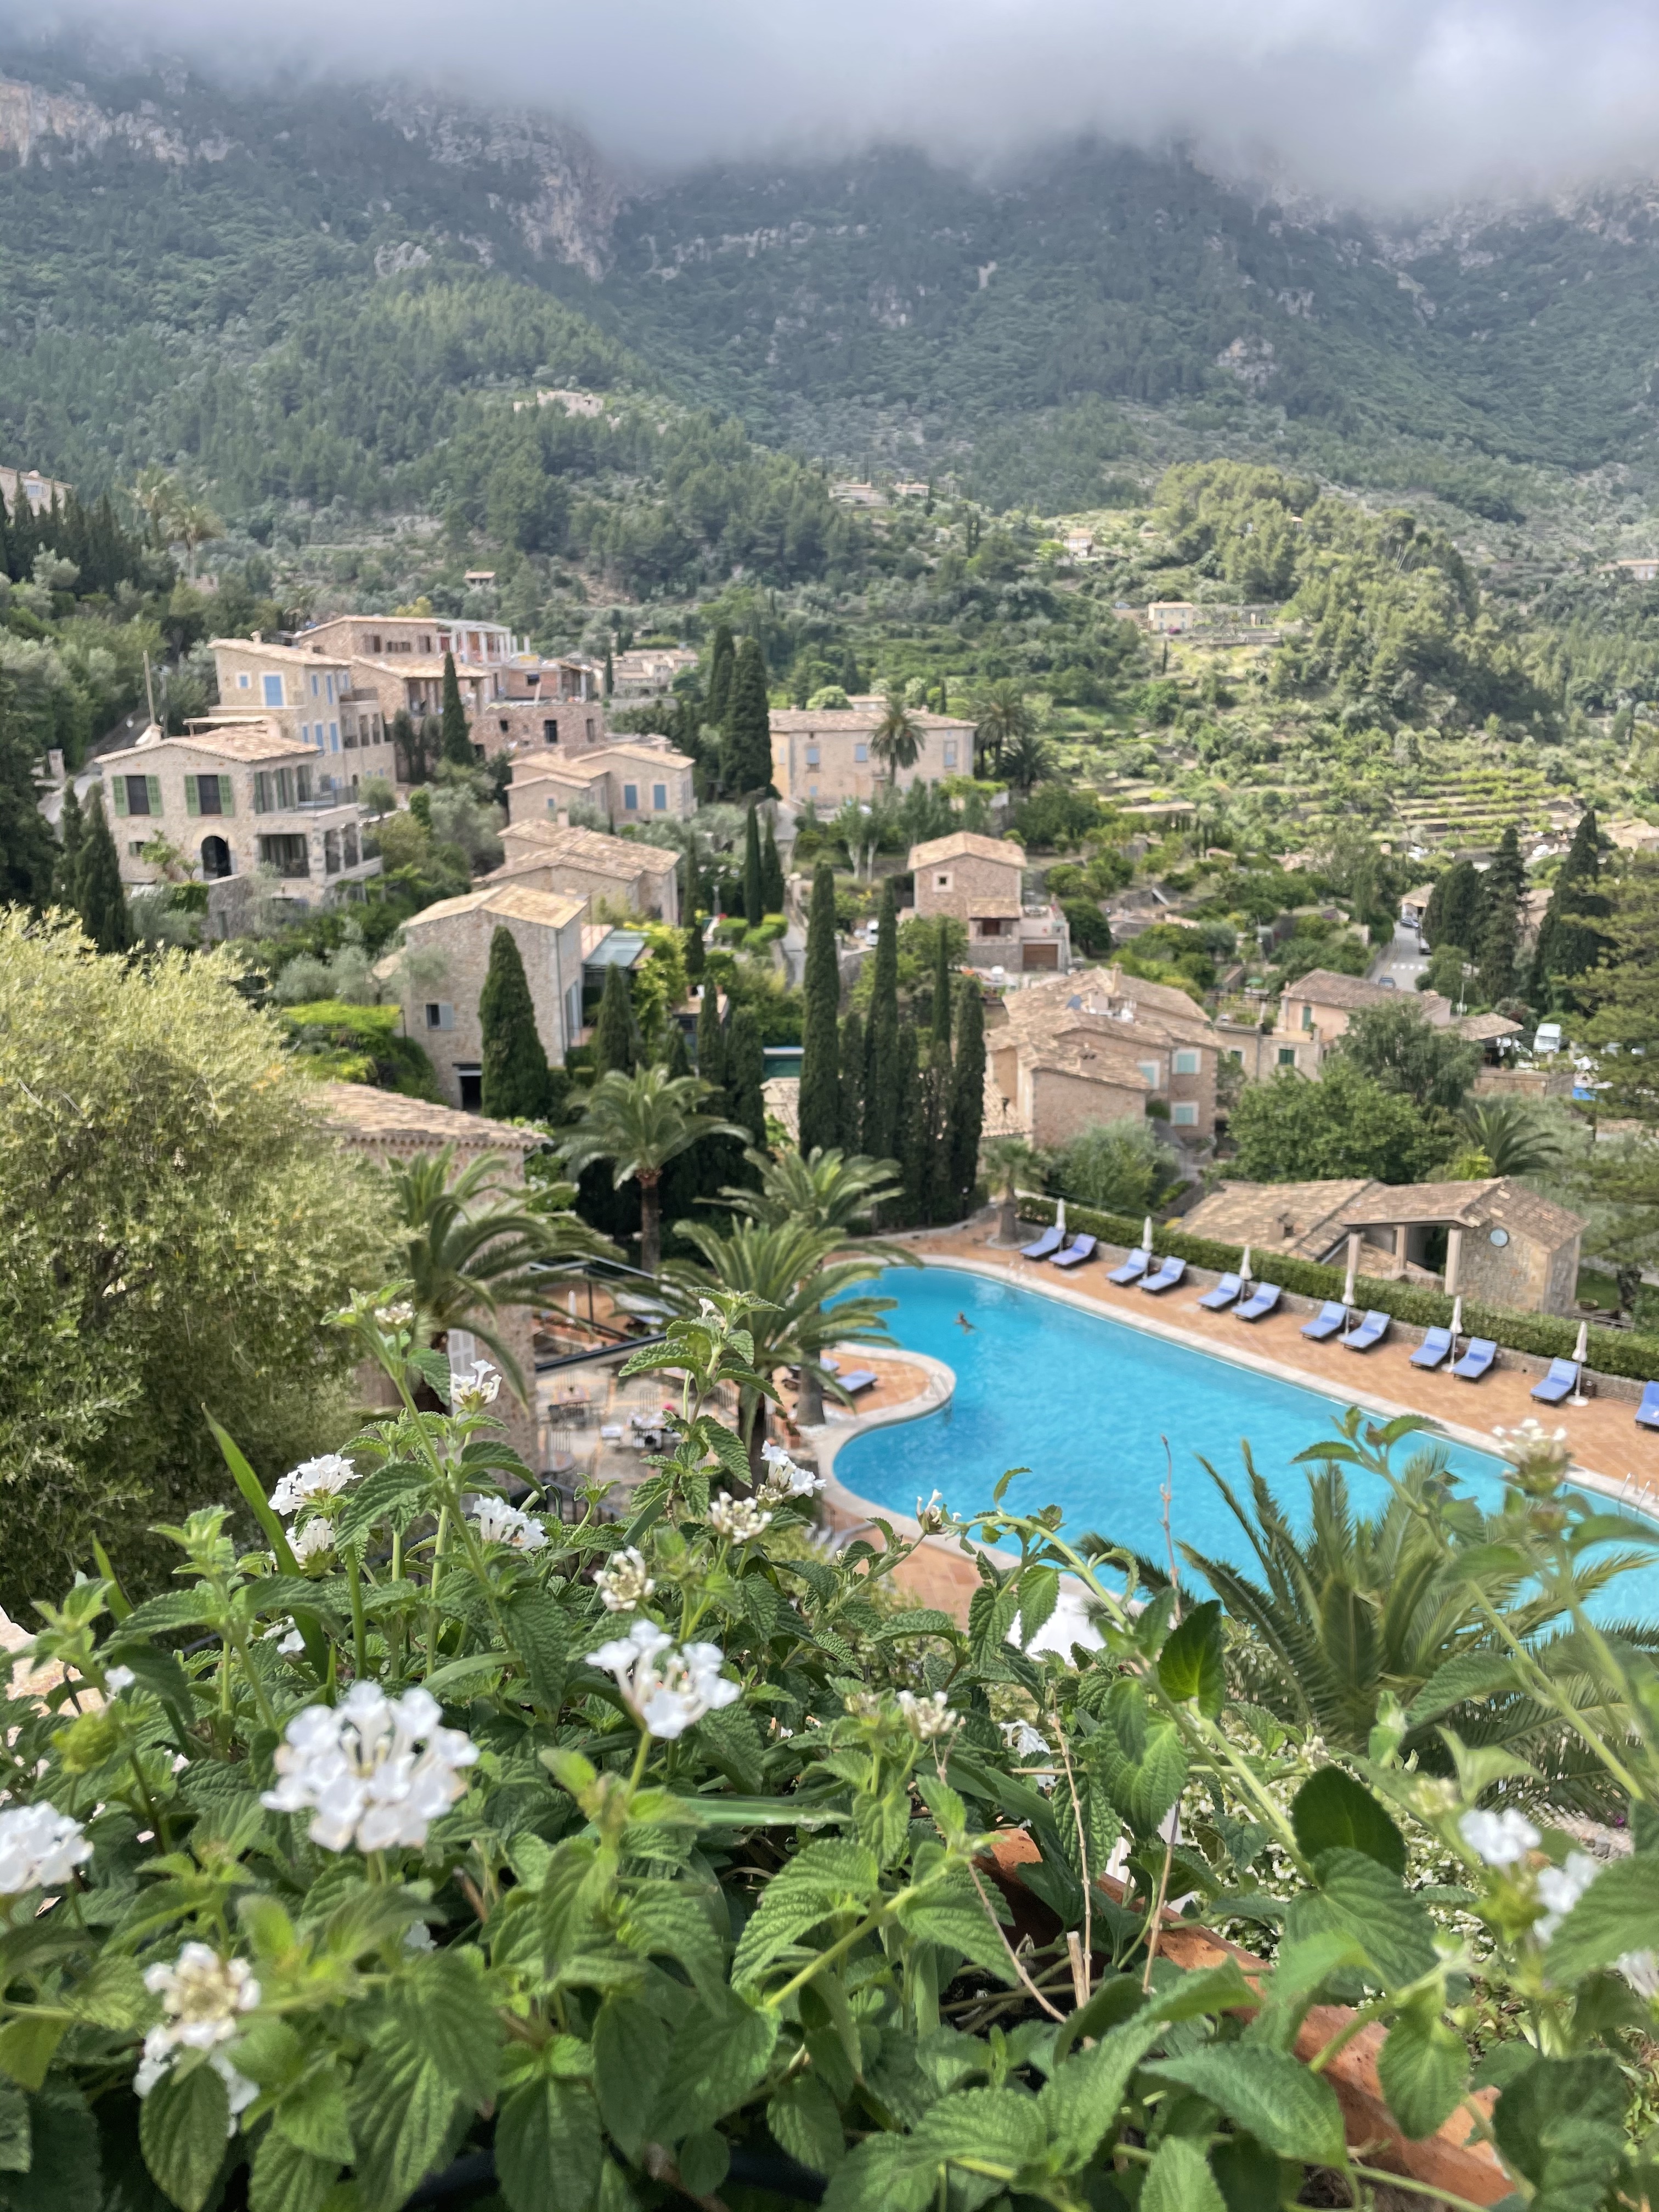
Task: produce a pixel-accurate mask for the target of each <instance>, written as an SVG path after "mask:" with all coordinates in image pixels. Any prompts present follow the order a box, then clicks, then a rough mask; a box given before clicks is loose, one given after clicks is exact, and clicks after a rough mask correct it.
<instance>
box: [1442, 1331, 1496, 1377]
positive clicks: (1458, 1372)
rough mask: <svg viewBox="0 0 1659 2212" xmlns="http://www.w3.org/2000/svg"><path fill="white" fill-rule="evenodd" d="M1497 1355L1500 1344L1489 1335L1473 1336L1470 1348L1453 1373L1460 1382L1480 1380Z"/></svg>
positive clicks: (1470, 1340)
mask: <svg viewBox="0 0 1659 2212" xmlns="http://www.w3.org/2000/svg"><path fill="white" fill-rule="evenodd" d="M1497 1357H1498V1346H1496V1345H1495V1344H1494V1343H1493V1342H1492V1339H1491V1338H1490V1337H1489V1336H1472V1337H1471V1338H1470V1339H1469V1348H1468V1351H1467V1352H1465V1353H1464V1354H1463V1357H1462V1358H1461V1359H1460V1360H1459V1361H1458V1363H1457V1364H1456V1366H1455V1367H1454V1368H1453V1370H1452V1373H1453V1374H1454V1375H1455V1376H1456V1377H1457V1379H1458V1381H1459V1382H1460V1383H1478V1382H1479V1381H1480V1377H1481V1376H1483V1375H1484V1374H1485V1373H1486V1370H1487V1369H1488V1368H1489V1367H1490V1366H1491V1365H1492V1362H1493V1360H1494V1359H1496V1358H1497Z"/></svg>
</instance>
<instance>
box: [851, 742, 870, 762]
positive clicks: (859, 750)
mask: <svg viewBox="0 0 1659 2212" xmlns="http://www.w3.org/2000/svg"><path fill="white" fill-rule="evenodd" d="M869 757H870V748H869V746H868V745H866V744H863V743H862V742H861V741H860V743H859V744H855V745H854V748H853V758H854V760H855V761H867V760H868V759H869Z"/></svg>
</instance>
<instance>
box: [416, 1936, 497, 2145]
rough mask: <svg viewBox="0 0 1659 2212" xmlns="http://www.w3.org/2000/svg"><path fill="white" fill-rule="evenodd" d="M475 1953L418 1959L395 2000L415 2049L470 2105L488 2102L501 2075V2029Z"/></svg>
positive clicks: (460, 1950) (464, 1951)
mask: <svg viewBox="0 0 1659 2212" xmlns="http://www.w3.org/2000/svg"><path fill="white" fill-rule="evenodd" d="M482 1968H483V1959H482V1958H481V1957H480V1955H479V1954H478V1953H477V1951H475V1950H474V1949H472V1948H471V1946H467V1947H465V1948H460V1947H458V1948H455V1949H453V1950H448V1951H434V1952H431V1953H429V1954H428V1955H427V1956H426V1957H424V1958H417V1959H416V1960H415V1962H414V1964H413V1966H411V1967H410V1970H409V1972H408V1973H407V1974H406V1975H405V1977H404V1980H403V1982H402V1984H400V1985H399V1986H398V1988H397V1989H396V1990H395V1991H394V1993H393V1996H392V2013H393V2017H394V2018H395V2019H397V2020H398V2021H399V2022H400V2023H401V2025H402V2027H403V2029H404V2034H405V2035H406V2037H407V2038H408V2040H409V2043H410V2045H411V2047H412V2048H413V2049H415V2050H416V2051H419V2052H420V2053H421V2055H422V2057H424V2058H426V2059H428V2061H429V2062H430V2063H432V2064H433V2065H434V2066H435V2067H436V2068H437V2069H439V2071H440V2072H441V2074H442V2075H443V2076H444V2079H445V2080H446V2081H448V2082H449V2084H450V2085H451V2087H453V2088H455V2089H457V2090H459V2093H460V2094H461V2095H462V2096H463V2097H465V2099H466V2100H467V2102H468V2103H469V2104H470V2105H473V2106H479V2105H483V2104H485V2103H487V2102H488V2100H489V2098H490V2097H491V2096H492V2095H493V2094H494V2093H495V2083H496V2081H497V2079H498V2078H499V2075H500V2071H501V2021H500V2019H499V2017H498V2016H497V2014H496V2011H495V2006H494V2005H493V2004H492V2003H491V2002H490V2001H489V1995H488V1993H487V1992H486V1990H485V1989H484V1985H483V1972H482Z"/></svg>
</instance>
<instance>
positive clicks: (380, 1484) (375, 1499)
mask: <svg viewBox="0 0 1659 2212" xmlns="http://www.w3.org/2000/svg"><path fill="white" fill-rule="evenodd" d="M431 1480H432V1478H431V1476H430V1475H429V1474H428V1473H427V1472H426V1470H425V1469H424V1468H418V1467H412V1466H410V1464H409V1462H407V1461H398V1462H395V1463H394V1464H393V1465H392V1466H391V1467H380V1468H375V1470H374V1474H371V1475H369V1476H368V1477H366V1479H365V1480H363V1481H362V1482H361V1483H359V1485H358V1486H357V1487H356V1489H355V1490H352V1491H349V1492H347V1495H346V1502H345V1505H344V1507H343V1510H342V1511H341V1514H340V1517H339V1519H338V1521H337V1522H336V1524H335V1526H336V1528H337V1530H338V1533H339V1536H340V1541H341V1542H342V1543H344V1544H352V1543H355V1542H356V1540H357V1538H358V1537H359V1536H362V1535H365V1534H367V1533H368V1530H369V1529H371V1528H374V1526H375V1524H376V1523H377V1522H381V1521H390V1522H392V1523H393V1525H394V1526H396V1527H401V1528H406V1527H407V1526H408V1525H409V1523H410V1521H412V1520H413V1519H414V1518H415V1516H416V1513H417V1512H418V1510H419V1509H420V1505H421V1502H422V1498H424V1496H425V1494H426V1491H427V1488H428V1485H429V1483H430V1482H431ZM404 1507H407V1508H408V1510H407V1511H404V1510H401V1509H403V1508H404Z"/></svg>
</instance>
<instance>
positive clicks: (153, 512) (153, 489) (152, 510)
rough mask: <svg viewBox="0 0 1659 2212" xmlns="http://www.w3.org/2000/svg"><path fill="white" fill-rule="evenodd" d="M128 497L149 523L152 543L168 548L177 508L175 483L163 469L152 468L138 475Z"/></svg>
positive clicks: (177, 496)
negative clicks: (166, 545)
mask: <svg viewBox="0 0 1659 2212" xmlns="http://www.w3.org/2000/svg"><path fill="white" fill-rule="evenodd" d="M128 497H129V498H130V499H131V501H132V503H133V505H134V506H135V507H137V509H138V511H139V513H141V514H142V515H143V518H144V520H146V522H148V523H149V534H150V538H151V542H152V543H153V544H155V545H157V546H162V545H165V544H167V542H168V539H169V538H170V536H171V526H172V519H173V513H174V512H175V510H176V509H177V507H178V506H179V486H178V484H177V483H176V482H175V481H174V479H173V477H170V476H169V475H168V474H167V471H166V470H165V469H160V468H157V467H155V465H154V464H152V465H150V466H149V468H147V469H144V470H142V471H140V473H139V476H138V480H137V483H134V484H133V485H131V488H130V489H129V492H128Z"/></svg>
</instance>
